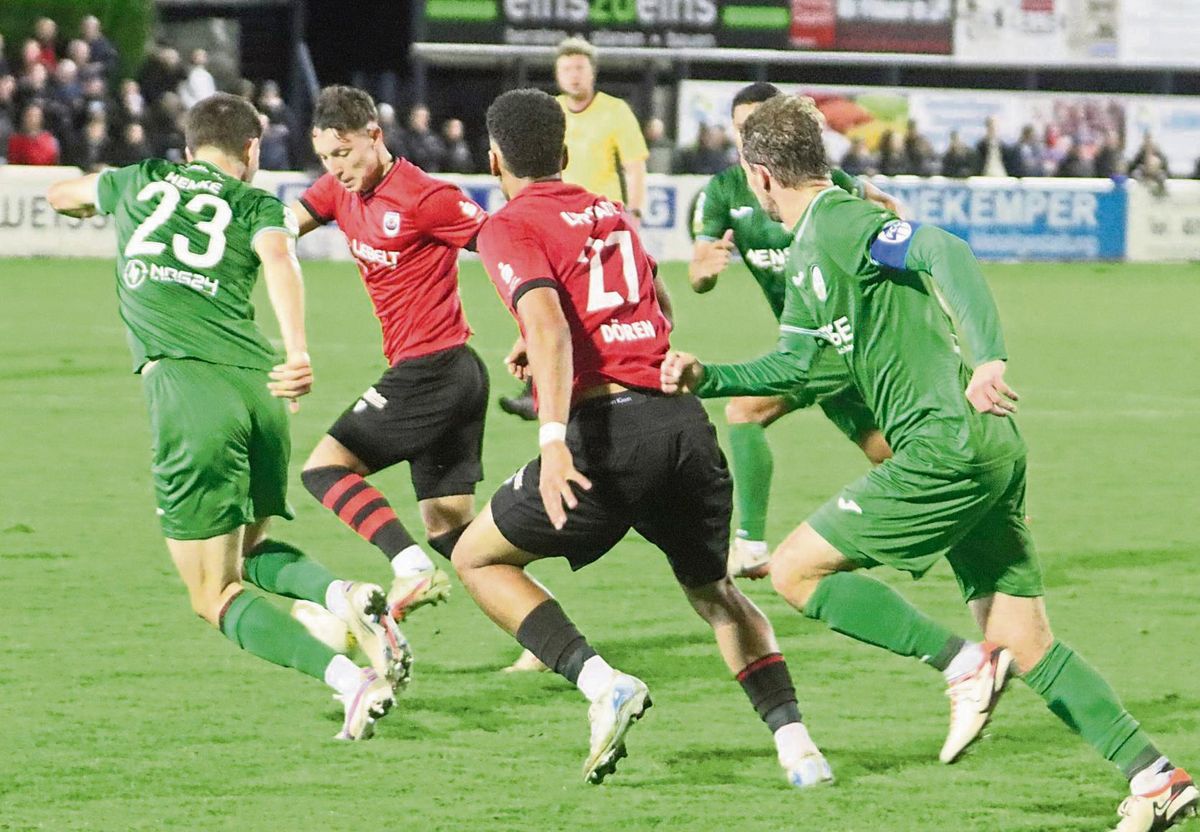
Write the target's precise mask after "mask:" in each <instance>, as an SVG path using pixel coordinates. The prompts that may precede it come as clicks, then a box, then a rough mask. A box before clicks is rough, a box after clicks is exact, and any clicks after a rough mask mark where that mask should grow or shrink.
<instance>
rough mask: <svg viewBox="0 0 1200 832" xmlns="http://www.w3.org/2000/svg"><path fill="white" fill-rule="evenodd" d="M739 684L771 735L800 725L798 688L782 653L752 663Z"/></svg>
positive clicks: (743, 673) (739, 674)
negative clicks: (797, 698) (785, 727)
mask: <svg viewBox="0 0 1200 832" xmlns="http://www.w3.org/2000/svg"><path fill="white" fill-rule="evenodd" d="M737 680H738V681H739V682H741V684H742V689H743V690H744V691H746V696H747V697H748V698H749V699H750V704H751V705H753V706H754V710H756V711H758V715H759V717H760V718H761V719H762V721H763V722H765V723H767V727H768V728H770V729H771V733H774V732H776V731H778V730H779V729H780V728H782V727H783V726H784V725H788V724H789V723H792V722H799V721H800V707H799V705H797V704H796V688H795V687H794V686H793V685H792V676H791V674H790V673H788V668H787V662H786V661H784V659H783V656H782V655H781V654H780V653H768V654H767V655H765V656H763V657H762V658H760V659H756V660H755V661H752V662H750V664H748V665H746V666H745V667H744V668H742V670H741V672H740V673H738V675H737Z"/></svg>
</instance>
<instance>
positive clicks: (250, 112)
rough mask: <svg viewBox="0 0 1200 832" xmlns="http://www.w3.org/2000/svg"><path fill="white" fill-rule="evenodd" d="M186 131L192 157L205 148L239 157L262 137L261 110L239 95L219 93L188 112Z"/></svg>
mask: <svg viewBox="0 0 1200 832" xmlns="http://www.w3.org/2000/svg"><path fill="white" fill-rule="evenodd" d="M183 132H184V138H185V139H186V141H187V147H188V150H190V151H192V153H193V154H194V153H196V151H198V150H199V149H200V148H202V147H215V148H216V149H217V150H220V151H222V152H224V153H229V154H231V155H233V156H240V155H241V153H242V151H243V150H245V148H246V142H248V141H250V140H251V139H257V138H259V137H260V136H262V124H261V123H260V122H259V120H258V110H256V109H254V105H253V104H251V103H250V102H249V101H247V100H246V99H244V98H242V97H241V96H240V95H230V94H229V93H226V92H219V93H216V94H214V95H210V96H209V97H208V98H206V99H204V100H203V101H200V102H198V103H197V104H194V105H193V106H192V109H190V110H188V113H187V120H186V122H185V123H184V129H183Z"/></svg>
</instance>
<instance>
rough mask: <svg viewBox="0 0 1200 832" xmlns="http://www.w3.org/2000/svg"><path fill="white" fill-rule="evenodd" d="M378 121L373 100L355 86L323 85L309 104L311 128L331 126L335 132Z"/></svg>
mask: <svg viewBox="0 0 1200 832" xmlns="http://www.w3.org/2000/svg"><path fill="white" fill-rule="evenodd" d="M378 121H379V111H378V110H376V109H375V100H374V99H373V98H371V96H370V95H369V94H368V93H366V92H365V91H363V90H360V89H358V88H357V87H347V86H344V85H341V84H335V85H333V86H331V87H325V89H323V90H321V94H320V95H318V96H317V103H316V106H315V107H313V129H314V130H328V129H333V130H336V131H337V132H339V133H355V132H357V131H359V130H366V129H367V127H368V126H370V125H371V124H372V123H373V122H378Z"/></svg>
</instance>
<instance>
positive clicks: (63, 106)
mask: <svg viewBox="0 0 1200 832" xmlns="http://www.w3.org/2000/svg"><path fill="white" fill-rule="evenodd" d="M9 34H10V35H11V34H12V33H9ZM73 35H74V36H73V37H67V36H65V35H64V33H62V32H60V30H59V27H58V25H57V23H56V22H55V21H54V20H52V19H50V18H48V17H43V18H41V19H39V20H38V21H37V22H36V23H35V24H34V26H33V30H32V32H30V33H29V37H27V38H24V39H23V40H20V41H19V43H20V46H19V47H18V46H17V42H15V41H14V42H8V41H6V40H5V36H4V33H2V32H0V163H4V162H7V163H9V164H24V165H58V164H62V165H75V166H78V167H80V168H83V169H84V170H87V171H95V170H99V169H101V168H103V167H106V166H120V165H126V164H130V163H132V162H136V161H139V160H141V159H144V158H147V157H150V156H156V157H160V158H165V159H169V160H178V159H182V158H183V146H184V141H183V129H182V124H183V117H184V114H185V113H186V112H187V109H188V108H189V107H191V106H192V105H193V104H195V103H196V102H198V101H201V100H203V99H204V98H207V97H208V96H210V95H212V94H213V93H214V92H216V91H217V90H218V89H222V88H224V89H225V90H226V91H229V92H234V93H236V94H238V95H242V96H244V97H246V98H248V99H250V100H251V101H253V102H254V103H255V104H256V105H257V107H258V109H259V111H260V112H261V113H262V114H263V116H264V119H263V138H262V167H263V169H264V170H295V169H302V168H305V167H309V166H312V165H313V164H314V163H313V160H312V157H311V151H310V149H309V147H308V131H307V130H306V129H304V127H303V126H302V125H301V124H300V123H299V121H298V119H297V117H296V115H295V113H294V111H293V110H292V109H291V108H290V107H289V106H288V104H287V103H286V102H285V101H284V99H283V97H282V95H281V93H280V88H279V84H278V83H276V82H275V81H272V80H265V81H262V82H261V84H259V85H257V86H256V85H255V84H254V83H253V82H251V81H249V80H247V79H244V78H239V77H234V78H232V79H230V80H228V83H225V84H222V83H220V82H219V80H218V77H215V76H214V72H213V70H212V69H211V68H210V65H209V54H208V52H207V51H206V50H204V49H200V48H195V49H192V50H191V51H190V53H189V54H188V58H187V60H186V62H185V61H184V59H183V57H182V55H181V54H180V51H179V49H177V48H175V47H173V46H169V45H161V44H160V45H157V46H155V47H153V48H152V49H151V50H150V52H149V54H148V55H147V56H146V60H145V61H144V63H143V64H142V67H141V69H140V70H139V72H138V74H137V77H136V78H131V77H122V76H121V74H120V55H119V54H118V51H117V49H116V47H115V46H114V45H113V43H112V42H111V41H110V40H109V39H108V38H107V37H106V36H105V34H104V32H103V29H102V26H101V23H100V21H99V20H98V19H97V18H96V17H94V16H88V17H85V18H84V19H83V20H82V21H81V22H80V26H79V30H78V31H77V32H75V33H73ZM379 114H380V127H381V128H382V129H383V131H384V137H385V143H386V145H387V147H388V148H389V149H390V150H391V151H392V152H393V153H395V154H397V155H399V156H403V157H405V158H407V159H409V160H410V161H412V162H413V163H414V164H415V165H417V166H418V167H420V168H422V169H424V170H426V171H429V172H430V173H463V174H465V173H486V172H487V171H486V164H485V161H486V160H484V159H483V155H482V154H481V153H480V152H479V148H477V147H474V146H473V145H472V143H471V141H470V139H469V137H468V136H467V135H466V132H465V128H464V125H463V122H462V121H461V120H460V119H458V118H454V117H450V118H446V119H444V120H443V121H442V122H441V125H440V128H435V121H434V118H433V114H432V113H431V111H430V108H429V107H428V106H427V105H426V104H424V103H421V102H418V103H416V104H414V105H413V106H412V107H411V108H409V110H408V112H407V118H405V119H404V121H403V123H402V122H401V119H400V118H399V117H398V116H397V113H396V110H395V108H394V107H393V106H392V105H391V104H387V103H381V105H380V108H379ZM644 135H645V140H646V145H647V147H648V148H649V150H650V158H649V160H648V165H647V167H648V170H649V171H650V172H653V173H687V174H699V175H712V174H715V173H717V172H719V171H720V170H723V169H724V168H726V167H728V166H729V165H731V164H733V163H735V162H736V161H737V149H736V147H735V146H734V143H733V139H732V137H731V136H730V135H729V133H728V131H727V129H726V128H725V127H724V126H722V125H719V124H717V125H708V124H706V125H701V128H700V132H699V135H698V138H697V140H696V142H695V143H694V144H693V145H691V146H689V147H679V146H678V145H677V144H676V143H675V142H674V141H673V140H672V139H671V137H670V136H669V135H668V133H667V127H666V125H665V124H664V122H663V120H662V119H660V118H650V119H648V120H647V121H646V122H645V123H644ZM1001 135H1002V130H1001V125H998V124H996V123H995V121H994V120H993V119H988V122H987V125H986V128H985V136H984V138H983V139H981V140H980V141H979V142H978V143H977V144H976V145H975V146H971V145H969V144H967V143H966V142H964V141H963V140H962V139H961V138H960V137H959V135H958V134H957V132H955V133H952V134H951V135H950V142H949V146H948V147H947V148H946V150H945V151H944V152H942V153H940V154H939V153H937V152H936V151H935V149H934V147H933V144H932V143H931V142H930V141H929V139H928V138H927V137H926V136H925V135H923V134H922V133H921V131H920V129H919V125H918V124H917V122H916V121H914V120H909V122H908V125H907V129H906V130H905V131H904V132H899V131H894V130H885V131H884V132H883V133H881V134H880V135H879V136H878V139H877V141H876V142H869V141H868V140H866V139H864V138H863V137H861V136H858V137H853V138H847V137H844V136H840V135H836V134H835V135H834V136H833V137H830V138H833V139H836V141H838V142H841V143H842V148H844V149H842V150H837V152H836V153H834V156H833V158H836V159H839V160H840V164H841V167H842V169H844V170H845V171H846V172H847V173H850V174H852V175H875V174H884V175H893V176H894V175H917V176H935V175H942V176H948V177H953V178H963V177H967V176H979V175H983V176H1020V177H1025V176H1059V177H1099V178H1108V177H1112V176H1122V175H1129V176H1131V177H1133V178H1135V179H1138V180H1140V181H1142V182H1145V183H1146V184H1147V185H1148V186H1149V187H1151V188H1153V189H1156V190H1158V189H1162V188H1163V187H1165V183H1166V180H1167V178H1168V177H1169V176H1170V175H1171V174H1172V173H1174V174H1175V175H1177V176H1185V175H1191V176H1193V177H1194V178H1198V179H1200V159H1197V164H1196V168H1195V170H1194V171H1179V170H1177V171H1173V172H1172V171H1170V170H1169V168H1168V166H1167V159H1166V155H1165V154H1164V153H1163V152H1162V150H1161V148H1159V146H1158V144H1157V143H1156V141H1155V139H1154V137H1153V136H1152V135H1151V134H1149V133H1147V134H1146V135H1145V136H1144V137H1143V138H1142V140H1141V142H1140V144H1139V145H1138V146H1137V149H1136V150H1134V151H1133V152H1132V154H1129V153H1127V149H1126V137H1125V135H1124V125H1123V121H1122V119H1121V118H1120V117H1119V113H1117V114H1114V113H1113V112H1108V111H1106V110H1105V109H1104V108H1103V107H1100V106H1090V105H1089V106H1083V105H1077V106H1071V105H1063V106H1062V108H1061V111H1056V112H1055V113H1054V114H1053V118H1052V123H1051V124H1049V125H1047V126H1045V127H1044V128H1042V129H1040V130H1039V129H1038V128H1036V127H1035V126H1034V125H1032V124H1028V125H1025V126H1024V127H1023V129H1022V130H1021V131H1020V135H1019V138H1018V139H1017V140H1016V141H1015V142H1007V141H1004V140H1003V139H1002V138H1001ZM831 149H832V148H831Z"/></svg>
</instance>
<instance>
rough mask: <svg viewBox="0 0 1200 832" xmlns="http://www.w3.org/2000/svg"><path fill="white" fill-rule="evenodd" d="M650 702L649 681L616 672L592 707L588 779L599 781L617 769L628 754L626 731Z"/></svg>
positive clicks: (586, 765) (585, 771)
mask: <svg viewBox="0 0 1200 832" xmlns="http://www.w3.org/2000/svg"><path fill="white" fill-rule="evenodd" d="M650 705H651V702H650V691H649V689H648V688H647V687H646V684H645V682H643V681H642V680H641V679H638V678H637V677H635V676H628V675H626V674H624V673H616V674H614V675H613V679H612V682H610V683H609V686H608V689H607V690H605V691H604V694H603V695H602V696H601V697H600V698H599V699H597V700H596V701H595V702H593V703H592V705H591V707H590V708H588V721H589V722H590V723H591V726H592V736H591V743H590V750H589V752H588V757H587V759H586V760H585V761H584V763H583V779H584V781H585V782H587V783H592V784H593V785H599V784H600V783H602V782H603V781H604V778H605V777H607V776H608V775H610V774H612V773H613V772H614V771H616V770H617V761H618V760H620V759H621V758H622V757H624V756H625V734H627V733H628V732H629V729H630V727H631V726H632V725H633V723H634V722H636V721H637V720H639V719H641V718H642V714H644V713H645V712H646V709H647V708H649V707H650Z"/></svg>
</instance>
